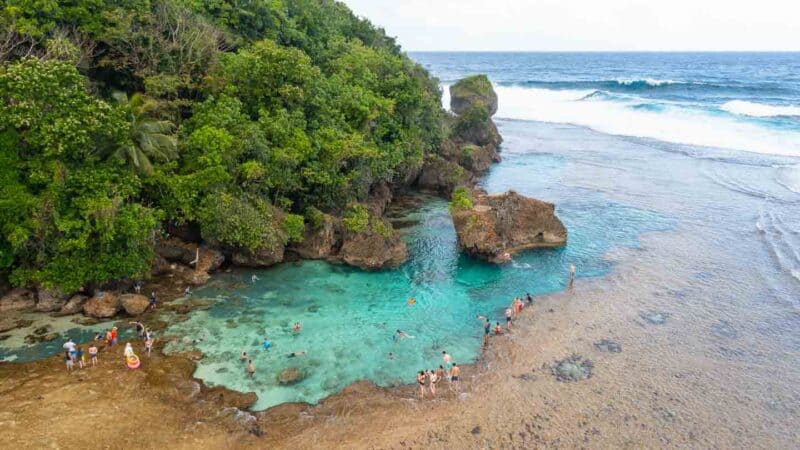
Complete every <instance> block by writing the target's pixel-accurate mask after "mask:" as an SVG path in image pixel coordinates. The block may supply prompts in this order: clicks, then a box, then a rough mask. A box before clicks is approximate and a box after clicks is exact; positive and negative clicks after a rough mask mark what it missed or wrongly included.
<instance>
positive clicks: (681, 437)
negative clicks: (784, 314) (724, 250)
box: [0, 250, 800, 449]
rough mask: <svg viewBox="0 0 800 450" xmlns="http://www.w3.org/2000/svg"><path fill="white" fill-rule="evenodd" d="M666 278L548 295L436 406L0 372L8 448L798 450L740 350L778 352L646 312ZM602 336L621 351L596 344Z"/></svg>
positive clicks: (165, 379)
mask: <svg viewBox="0 0 800 450" xmlns="http://www.w3.org/2000/svg"><path fill="white" fill-rule="evenodd" d="M635 251H636V250H629V251H626V252H635ZM630 257H631V255H626V256H625V257H624V258H622V257H620V259H625V260H630ZM657 270H659V268H658V264H656V261H655V260H652V261H650V260H646V259H645V260H642V259H640V260H638V261H637V265H636V266H624V265H620V266H619V267H618V268H617V269H616V270H615V272H614V273H613V274H611V275H610V276H609V277H607V278H605V279H602V280H594V281H592V280H579V283H578V286H577V287H576V289H575V290H574V291H572V292H562V293H558V294H554V295H551V296H548V297H544V298H538V299H537V301H536V303H535V304H534V305H533V306H532V307H529V308H526V310H525V311H524V312H523V316H522V317H521V318H520V320H518V321H517V322H516V326H515V329H514V331H513V332H512V333H511V334H508V335H504V336H501V337H493V338H492V340H491V343H490V345H489V348H488V349H487V350H486V352H485V353H484V355H483V357H482V358H481V359H480V360H479V361H478V363H477V364H475V365H474V366H472V367H467V368H465V370H464V376H463V378H464V382H463V383H462V391H463V393H462V394H461V395H455V394H453V393H446V394H445V395H441V396H440V397H438V398H437V399H434V400H431V399H424V400H421V399H419V398H418V397H417V390H416V387H415V386H406V387H402V388H397V389H381V388H377V387H375V386H374V385H373V384H371V383H367V382H361V383H357V384H355V385H352V386H350V387H349V388H347V389H346V390H345V391H344V392H342V393H340V394H338V395H335V396H332V397H330V398H328V399H326V400H325V401H323V402H321V403H320V404H319V405H305V404H286V405H281V406H278V407H275V408H271V409H269V410H267V411H263V412H258V413H254V414H249V413H241V412H239V411H238V410H237V409H235V408H234V406H246V405H247V404H251V401H252V398H251V397H248V396H246V395H237V394H235V393H231V392H230V391H226V390H224V389H217V388H215V389H207V388H205V387H202V386H201V385H200V384H199V383H198V382H197V381H196V380H192V378H191V374H192V372H193V367H194V363H193V362H192V361H191V358H192V356H193V355H185V356H169V357H167V356H163V355H155V354H154V356H153V358H152V359H147V358H144V364H143V368H142V369H140V370H136V371H131V370H128V369H127V368H125V367H124V365H123V364H122V346H119V347H117V348H116V349H114V350H112V351H111V352H107V353H103V354H102V355H101V358H102V359H101V363H102V365H101V367H98V368H90V369H84V370H81V371H77V372H75V373H73V374H70V375H68V374H67V373H66V372H65V368H64V365H63V362H62V361H61V360H60V358H51V359H49V360H46V361H40V362H36V363H27V364H0V378H1V379H2V384H1V386H2V387H0V402H1V403H2V405H3V408H2V412H0V440H2V442H4V443H5V444H6V445H8V446H9V447H16V448H44V447H53V448H87V447H88V448H98V447H101V448H112V447H115V448H117V447H121V446H125V447H128V448H301V449H305V448H309V449H310V448H397V449H399V448H423V447H425V448H542V447H552V448H580V447H585V448H656V447H658V448H712V447H714V448H797V442H800V431H798V430H800V420H799V419H798V415H797V412H798V411H797V400H799V399H800V396H798V394H797V391H791V390H790V391H786V389H792V388H791V387H789V388H787V387H785V386H786V383H778V382H776V383H774V386H766V390H768V391H769V392H770V393H771V394H770V396H769V398H765V397H764V396H763V395H759V394H758V393H759V392H763V391H764V390H765V386H764V382H763V380H769V379H770V378H771V375H770V374H767V373H765V372H766V371H769V370H774V367H773V368H769V367H766V366H761V365H759V364H757V363H750V362H743V361H744V359H742V358H737V357H736V355H738V354H742V352H750V353H754V354H757V355H761V357H763V358H770V359H771V356H772V355H769V352H770V350H769V349H768V348H766V347H765V348H759V347H758V344H757V343H755V342H752V341H749V340H743V339H741V336H740V337H739V338H731V337H727V338H726V337H724V336H722V337H720V336H719V334H718V335H717V336H716V337H709V338H707V339H706V338H700V339H698V338H697V337H696V336H711V335H710V334H709V333H708V331H709V329H708V326H709V323H708V322H707V321H704V320H698V318H696V317H691V315H690V313H688V312H681V309H679V308H674V309H672V310H670V311H662V312H654V311H652V310H650V309H648V308H649V306H650V305H652V304H660V303H655V300H656V299H658V298H659V297H660V296H663V295H667V294H668V293H665V291H663V290H659V289H656V288H655V287H656V286H647V287H646V288H644V289H642V288H641V287H640V286H636V285H635V283H634V280H638V279H642V277H641V275H642V273H641V272H648V273H646V274H645V275H648V276H649V275H653V274H655V273H656V271H657ZM673 270H681V268H679V267H676V268H673ZM650 272H652V273H650ZM644 278H648V277H647V276H646V277H644ZM650 279H653V280H657V279H658V278H657V277H656V278H653V277H650ZM654 283H656V285H657V281H655V282H654ZM648 313H649V314H650V315H649V316H648V315H647V314H648ZM656 313H657V314H656ZM653 314H655V315H653ZM661 319H663V323H662V320H661ZM476 326H480V325H479V324H477V325H476ZM723 334H724V333H723ZM602 339H609V340H612V341H614V342H615V343H618V344H620V346H621V352H618V353H615V352H608V351H604V350H608V349H607V348H605V347H604V348H602V349H600V348H598V347H597V346H595V343H596V342H598V341H600V340H602ZM137 345H140V344H137ZM720 348H723V349H725V350H724V351H720ZM137 350H139V353H140V354H141V350H140V349H137ZM571 355H579V356H581V357H583V358H585V359H588V360H590V361H591V362H592V366H593V368H592V376H591V377H590V378H588V379H584V380H580V381H573V382H568V381H559V380H557V378H556V377H555V376H554V374H553V373H552V367H553V366H554V364H555V363H556V362H557V361H560V360H563V359H565V358H568V357H570V356H571ZM195 356H196V355H195ZM787 361H788V363H789V364H791V361H793V358H788V359H787ZM787 370H788V372H787V373H789V374H793V373H795V372H796V368H791V367H787ZM748 383H749V384H748ZM734 386H735V387H734ZM790 386H791V384H790ZM446 391H447V389H446V385H445V386H444V389H441V388H440V392H446Z"/></svg>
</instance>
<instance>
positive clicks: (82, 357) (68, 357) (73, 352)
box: [63, 339, 98, 372]
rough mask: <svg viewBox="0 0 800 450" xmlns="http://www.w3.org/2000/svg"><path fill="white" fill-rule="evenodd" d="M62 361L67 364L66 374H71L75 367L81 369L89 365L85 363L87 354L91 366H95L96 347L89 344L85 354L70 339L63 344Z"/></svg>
mask: <svg viewBox="0 0 800 450" xmlns="http://www.w3.org/2000/svg"><path fill="white" fill-rule="evenodd" d="M63 348H64V360H65V361H66V363H67V372H72V370H73V369H75V366H76V365H77V366H78V367H80V368H81V369H83V368H84V367H86V366H88V365H89V362H87V361H86V354H87V353H88V354H89V358H90V359H91V363H92V366H96V365H97V353H98V349H97V346H96V345H94V344H91V345H90V346H89V348H88V351H87V352H84V351H83V348H82V347H79V346H78V345H77V344H75V342H73V341H72V339H69V340H67V342H66V343H64V347H63Z"/></svg>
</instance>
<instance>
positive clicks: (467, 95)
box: [450, 75, 497, 116]
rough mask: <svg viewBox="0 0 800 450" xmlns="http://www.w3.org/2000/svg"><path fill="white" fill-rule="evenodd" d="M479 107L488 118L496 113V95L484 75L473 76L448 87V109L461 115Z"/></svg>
mask: <svg viewBox="0 0 800 450" xmlns="http://www.w3.org/2000/svg"><path fill="white" fill-rule="evenodd" d="M477 105H481V106H483V107H484V108H486V110H487V112H488V113H489V115H490V116H493V115H495V114H496V113H497V93H496V92H495V91H494V89H493V88H492V83H491V81H489V78H488V77H487V76H486V75H473V76H470V77H467V78H464V79H461V80H459V81H458V82H457V83H455V84H453V85H452V86H450V109H451V110H452V111H453V112H454V113H456V114H458V115H462V114H464V113H465V112H467V111H469V110H470V109H471V108H473V107H475V106H477Z"/></svg>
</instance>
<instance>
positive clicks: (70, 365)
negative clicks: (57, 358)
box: [64, 350, 75, 372]
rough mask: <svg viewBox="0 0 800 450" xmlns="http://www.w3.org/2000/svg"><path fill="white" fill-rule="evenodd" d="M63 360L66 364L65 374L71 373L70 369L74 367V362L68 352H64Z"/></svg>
mask: <svg viewBox="0 0 800 450" xmlns="http://www.w3.org/2000/svg"><path fill="white" fill-rule="evenodd" d="M64 360H65V361H66V362H67V372H72V368H73V367H75V361H73V360H72V355H70V354H69V350H67V351H65V352H64Z"/></svg>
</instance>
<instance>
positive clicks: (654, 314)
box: [639, 311, 669, 325]
mask: <svg viewBox="0 0 800 450" xmlns="http://www.w3.org/2000/svg"><path fill="white" fill-rule="evenodd" d="M639 317H641V318H642V319H643V320H644V321H645V322H647V323H649V324H651V325H664V324H665V323H667V318H669V314H667V313H665V312H660V311H642V312H640V313H639Z"/></svg>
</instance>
